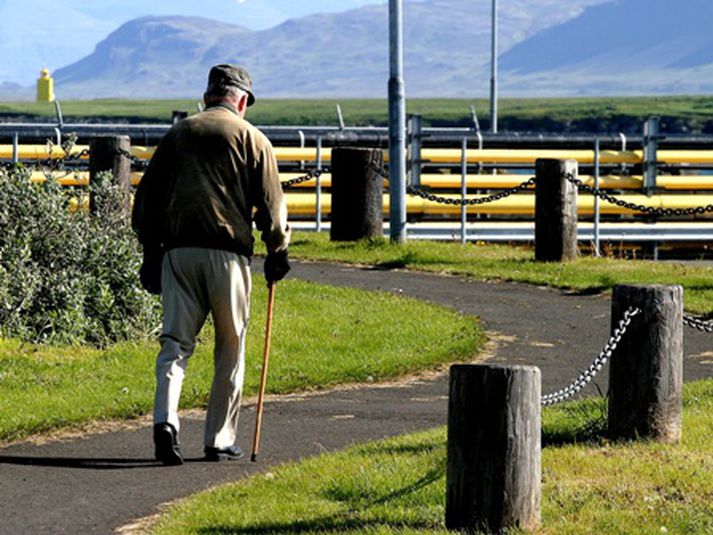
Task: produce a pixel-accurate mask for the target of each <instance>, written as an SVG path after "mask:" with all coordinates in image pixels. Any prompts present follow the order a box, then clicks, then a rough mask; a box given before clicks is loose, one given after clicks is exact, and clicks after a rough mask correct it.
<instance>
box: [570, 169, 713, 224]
mask: <svg viewBox="0 0 713 535" xmlns="http://www.w3.org/2000/svg"><path fill="white" fill-rule="evenodd" d="M565 178H566V179H567V180H568V181H569V182H571V183H572V184H575V185H576V186H577V188H579V189H580V190H582V191H586V192H587V193H591V194H592V195H595V196H597V197H599V198H600V199H602V200H604V201H606V202H608V203H611V204H615V205H616V206H620V207H622V208H628V209H629V210H633V211H635V212H641V213H644V214H647V215H650V216H654V217H661V216H682V215H702V214H705V213H709V212H713V204H708V205H706V206H697V207H695V208H655V207H653V206H644V205H643V204H636V203H631V202H626V201H623V200H622V199H619V198H618V197H616V196H614V195H610V194H609V193H606V192H604V191H602V190H601V189H599V188H593V187H592V186H588V185H587V184H584V183H583V182H582V181H581V180H580V179H578V178H577V177H575V176H574V175H573V174H572V173H567V174H566V175H565Z"/></svg>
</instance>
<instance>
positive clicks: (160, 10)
mask: <svg viewBox="0 0 713 535" xmlns="http://www.w3.org/2000/svg"><path fill="white" fill-rule="evenodd" d="M383 1H384V0H299V1H295V0H200V1H199V2H196V0H170V1H156V0H151V1H148V2H147V1H146V0H101V1H87V0H22V1H21V2H19V1H17V0H0V37H1V38H0V57H1V58H2V61H0V83H3V82H9V83H17V84H20V85H28V84H32V83H34V81H35V80H36V79H37V77H38V76H39V74H40V71H41V69H42V68H43V67H47V68H49V69H51V70H55V69H57V68H59V67H62V66H65V65H68V64H69V63H72V62H74V61H77V60H78V59H81V58H83V57H84V56H86V55H88V54H90V53H91V52H92V50H93V49H94V46H95V45H96V44H97V42H99V41H100V40H101V39H104V38H105V37H106V36H107V35H108V34H109V33H110V32H112V31H113V30H115V29H116V28H118V27H119V26H120V25H121V24H123V23H125V22H127V21H129V20H132V19H135V18H140V17H144V16H149V15H151V16H167V15H183V16H194V17H195V16H207V17H211V18H216V19H220V20H221V21H222V22H227V23H231V24H238V25H240V26H245V27H248V28H251V29H253V30H264V29H267V28H272V27H274V26H276V25H277V24H280V23H282V22H284V21H285V20H287V19H289V18H292V17H300V16H304V15H309V14H314V13H325V12H336V11H346V10H348V9H353V8H356V7H360V6H362V5H368V4H379V3H383Z"/></svg>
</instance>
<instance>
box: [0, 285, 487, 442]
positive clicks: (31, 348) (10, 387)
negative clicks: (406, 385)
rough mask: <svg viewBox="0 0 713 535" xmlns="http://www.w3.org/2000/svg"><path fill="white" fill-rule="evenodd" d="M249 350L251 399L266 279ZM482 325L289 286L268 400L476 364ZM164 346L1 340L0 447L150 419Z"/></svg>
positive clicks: (201, 377) (411, 303)
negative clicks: (105, 423) (90, 425)
mask: <svg viewBox="0 0 713 535" xmlns="http://www.w3.org/2000/svg"><path fill="white" fill-rule="evenodd" d="M254 282H255V287H254V289H253V303H252V309H251V328H250V330H249V331H248V340H247V347H248V349H247V356H246V360H247V364H246V379H245V394H246V395H247V396H251V395H255V394H256V392H257V388H258V383H259V377H260V369H261V363H262V347H263V346H262V337H263V329H264V325H265V300H266V294H267V292H266V289H265V284H264V281H263V280H262V279H261V278H259V277H256V280H255V281H254ZM482 342H483V335H482V331H481V329H480V327H479V325H478V324H477V321H476V320H475V319H474V318H469V317H464V316H461V315H459V314H457V313H454V312H452V311H450V310H446V309H444V308H441V307H437V306H434V305H430V304H426V303H422V302H419V301H416V300H413V299H407V298H403V297H398V296H394V295H392V294H387V293H379V292H365V291H359V290H352V289H346V288H332V287H328V286H323V285H318V284H312V283H306V282H301V281H297V280H287V281H284V282H282V283H280V284H279V287H278V288H277V291H276V303H275V318H274V325H273V337H272V350H271V355H270V380H269V382H268V392H272V393H289V392H295V391H304V390H312V389H322V388H327V387H330V386H333V385H336V384H341V383H356V382H359V383H365V382H372V381H383V380H386V379H389V378H395V377H398V376H402V375H404V374H407V373H409V372H414V371H417V370H425V369H429V368H430V369H433V368H436V367H438V366H440V365H443V364H446V363H448V362H451V361H452V360H458V359H463V360H468V359H470V358H472V357H473V356H475V355H476V354H477V352H478V351H479V348H480V345H481V343H482ZM157 351H158V343H157V342H155V341H152V340H147V341H138V342H135V343H123V344H118V345H115V346H112V347H109V348H108V349H105V350H99V349H92V348H86V347H76V346H71V347H56V346H48V345H33V344H23V343H20V342H18V341H15V340H0V441H2V440H13V439H19V438H22V437H24V436H27V435H29V434H32V433H40V432H45V431H49V430H52V429H56V428H61V427H66V426H72V425H77V424H82V423H86V422H91V421H95V420H107V419H127V418H131V417H136V416H139V415H142V414H146V413H147V412H149V411H150V409H151V407H152V404H153V389H154V372H153V368H154V361H155V356H156V353H157ZM211 352H212V330H211V329H210V326H207V327H206V329H205V330H204V332H203V333H202V335H201V337H200V340H199V345H198V349H197V351H196V354H195V355H194V356H193V357H191V361H190V366H189V369H188V373H187V375H186V382H185V384H184V388H183V396H182V400H181V402H182V405H181V406H182V408H192V407H203V406H205V404H206V401H207V398H208V393H209V389H210V386H211V381H212V379H211V378H212V373H213V359H212V356H211Z"/></svg>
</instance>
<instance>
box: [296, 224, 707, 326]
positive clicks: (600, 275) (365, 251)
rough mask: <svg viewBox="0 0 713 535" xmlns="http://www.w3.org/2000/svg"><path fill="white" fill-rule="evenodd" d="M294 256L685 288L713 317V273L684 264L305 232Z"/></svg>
mask: <svg viewBox="0 0 713 535" xmlns="http://www.w3.org/2000/svg"><path fill="white" fill-rule="evenodd" d="M290 254H291V255H292V256H294V257H295V258H304V259H310V260H323V261H335V262H345V263H356V264H370V265H379V266H384V267H393V268H408V269H414V270H420V271H432V272H442V273H450V274H454V275H462V276H468V277H474V278H477V279H481V280H502V281H517V282H525V283H529V284H538V285H546V286H551V287H554V288H566V289H572V290H576V291H582V292H588V293H591V292H604V291H608V290H610V289H611V288H612V287H613V286H614V285H616V284H638V283H642V284H644V283H645V284H649V283H660V284H681V285H683V287H684V289H685V306H686V310H688V311H690V312H694V313H700V314H711V313H713V269H711V268H708V267H703V266H696V265H691V264H690V263H688V264H687V263H684V262H651V261H641V260H619V259H614V258H592V257H581V258H579V259H578V260H576V261H574V262H569V263H565V264H558V263H541V262H535V261H534V252H533V251H532V249H531V248H527V247H511V246H506V245H481V244H473V243H469V244H467V245H465V246H462V245H460V244H459V243H455V242H432V241H416V240H412V241H409V242H407V243H406V244H403V245H392V244H391V243H389V242H388V241H386V240H376V241H359V242H330V241H329V236H328V235H327V234H326V233H322V234H316V233H306V232H304V233H296V234H295V235H294V237H293V240H292V244H291V246H290Z"/></svg>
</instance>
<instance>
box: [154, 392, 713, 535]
mask: <svg viewBox="0 0 713 535" xmlns="http://www.w3.org/2000/svg"><path fill="white" fill-rule="evenodd" d="M684 390H685V392H684V413H683V429H684V433H683V440H682V442H681V444H680V445H660V444H655V443H645V442H639V443H633V442H625V443H609V442H607V441H606V440H605V439H603V438H601V437H600V435H599V431H600V430H601V429H602V428H603V426H604V421H603V418H602V415H603V414H605V413H606V406H605V402H604V400H601V399H600V400H586V401H580V402H574V403H568V404H565V405H562V406H556V407H550V408H546V409H544V411H543V444H544V445H545V446H544V448H543V454H542V474H543V488H542V527H541V529H540V530H538V531H537V533H541V534H573V535H574V534H577V535H579V534H581V533H597V534H642V533H643V534H661V533H676V534H679V533H681V534H682V533H687V534H700V535H704V534H709V533H712V532H713V509H712V508H711V504H712V503H713V456H711V454H710V452H711V451H713V432H711V431H712V430H713V380H709V381H703V382H699V383H694V384H689V385H686V386H685V389H684ZM582 430H587V431H585V434H584V435H583V434H582ZM555 444H556V445H555ZM445 467H446V448H445V430H444V429H437V430H433V431H429V432H425V433H420V434H416V435H411V436H404V437H399V438H396V439H392V440H387V441H382V442H376V443H371V444H366V445H362V446H357V447H354V448H351V449H349V450H347V451H344V452H340V453H336V454H332V455H322V456H320V457H318V458H315V459H311V460H307V461H305V462H303V463H300V464H293V465H288V466H283V467H278V468H276V469H274V470H270V471H269V472H267V473H264V474H261V475H259V476H255V477H252V478H250V479H248V480H244V481H240V482H237V483H234V484H230V485H225V486H222V487H219V488H217V489H213V490H211V491H208V492H204V493H201V494H199V495H197V496H195V497H192V498H189V499H186V500H183V501H181V502H179V503H177V504H175V505H174V506H172V507H170V508H169V509H168V512H167V514H165V515H164V516H163V518H162V519H161V520H160V522H159V524H158V525H157V526H156V527H155V531H154V533H157V534H169V533H185V534H190V533H196V534H197V533H201V534H218V533H251V534H258V533H282V534H296V533H300V534H311V533H315V534H316V533H350V534H351V533H353V534H357V533H359V534H361V533H373V534H376V533H379V534H384V535H386V534H396V533H398V534H402V535H403V534H419V535H426V534H442V535H446V534H447V533H452V532H448V531H446V530H445V528H444V510H445Z"/></svg>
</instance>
